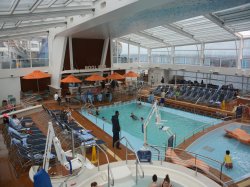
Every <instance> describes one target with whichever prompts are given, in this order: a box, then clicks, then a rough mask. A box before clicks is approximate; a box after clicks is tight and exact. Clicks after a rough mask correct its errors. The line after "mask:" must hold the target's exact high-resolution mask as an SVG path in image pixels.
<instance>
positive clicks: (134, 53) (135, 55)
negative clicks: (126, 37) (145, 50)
mask: <svg viewBox="0 0 250 187" xmlns="http://www.w3.org/2000/svg"><path fill="white" fill-rule="evenodd" d="M138 61H139V47H138V46H135V45H131V44H129V62H130V63H132V62H138Z"/></svg>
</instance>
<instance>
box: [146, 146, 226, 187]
mask: <svg viewBox="0 0 250 187" xmlns="http://www.w3.org/2000/svg"><path fill="white" fill-rule="evenodd" d="M148 147H149V148H152V149H153V150H154V151H156V152H157V153H155V154H154V153H152V156H157V160H158V161H160V162H161V164H162V162H163V161H165V160H168V159H171V157H169V156H167V155H166V150H167V149H171V150H172V151H179V152H184V153H187V154H190V155H192V156H193V158H194V160H195V163H194V165H193V167H194V168H195V175H196V176H197V172H198V169H200V168H199V167H198V166H197V165H196V164H197V160H198V159H199V158H203V159H205V160H209V161H210V162H213V163H216V164H218V165H219V167H220V170H219V176H216V175H215V174H213V173H211V172H206V174H207V175H209V176H210V177H211V178H212V179H213V180H215V181H217V182H219V183H220V184H221V185H222V186H223V187H228V184H229V183H230V181H227V182H224V181H223V180H222V175H223V172H222V170H223V163H221V162H219V161H217V160H214V159H212V158H209V157H206V156H203V155H200V154H197V153H194V152H191V151H186V150H183V149H178V148H171V147H167V146H158V145H148ZM163 150H164V152H163V153H162V151H163ZM175 159H176V158H175ZM178 161H180V162H183V163H184V164H185V161H184V160H182V159H178Z"/></svg>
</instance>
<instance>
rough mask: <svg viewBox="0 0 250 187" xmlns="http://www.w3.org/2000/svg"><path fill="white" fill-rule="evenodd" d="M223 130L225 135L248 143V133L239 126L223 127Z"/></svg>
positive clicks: (249, 141) (249, 140) (249, 143)
mask: <svg viewBox="0 0 250 187" xmlns="http://www.w3.org/2000/svg"><path fill="white" fill-rule="evenodd" d="M225 131H226V136H229V137H232V138H235V139H237V140H239V141H240V142H242V143H245V144H248V145H250V134H248V133H247V132H246V131H244V130H242V129H239V128H237V129H234V130H228V129H225Z"/></svg>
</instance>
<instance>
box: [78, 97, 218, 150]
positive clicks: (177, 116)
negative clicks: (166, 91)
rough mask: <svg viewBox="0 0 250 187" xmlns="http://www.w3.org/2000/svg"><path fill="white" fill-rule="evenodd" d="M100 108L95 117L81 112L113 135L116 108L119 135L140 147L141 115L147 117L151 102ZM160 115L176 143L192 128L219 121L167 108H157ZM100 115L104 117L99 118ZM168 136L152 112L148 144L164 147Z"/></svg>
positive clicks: (189, 134)
mask: <svg viewBox="0 0 250 187" xmlns="http://www.w3.org/2000/svg"><path fill="white" fill-rule="evenodd" d="M99 109H100V115H99V116H98V117H97V118H96V117H94V116H92V115H89V114H86V113H85V112H83V111H82V114H84V115H85V116H86V117H87V118H89V119H90V120H91V121H92V122H93V123H95V124H97V125H98V126H99V127H100V128H102V129H104V130H105V131H106V132H108V133H109V134H111V135H112V125H111V117H112V116H113V115H114V113H115V111H116V110H118V111H119V113H120V115H119V121H120V126H121V130H122V135H121V137H122V136H126V137H127V136H129V138H128V137H127V139H129V141H131V143H133V145H134V144H139V146H135V147H137V149H138V148H139V147H141V146H142V144H143V138H144V133H143V132H142V122H141V120H140V118H141V117H143V118H144V120H146V118H147V116H148V114H149V112H150V110H151V105H150V104H148V103H142V105H138V104H137V103H136V102H129V103H122V104H117V105H115V106H109V107H102V108H99ZM131 112H133V113H134V114H135V115H136V116H137V117H138V119H139V120H133V119H132V118H131V117H130V114H131ZM160 114H161V119H162V120H167V121H166V122H164V124H163V125H164V126H168V127H170V129H171V131H172V132H173V133H174V134H176V145H178V144H180V143H181V142H182V141H183V138H184V137H188V136H191V135H192V132H193V130H194V129H197V128H199V127H201V126H203V125H205V124H211V125H212V124H216V123H219V122H220V120H216V119H214V118H209V117H205V116H200V115H196V114H191V113H188V112H184V111H179V110H175V109H170V108H166V107H160ZM103 117H104V118H105V120H102V118H103ZM169 136H170V135H169V134H167V133H166V132H165V131H163V130H161V129H160V128H159V126H156V125H155V115H154V116H153V117H152V118H151V120H150V123H149V125H148V127H147V141H148V143H149V144H151V145H159V146H166V143H167V139H168V138H169Z"/></svg>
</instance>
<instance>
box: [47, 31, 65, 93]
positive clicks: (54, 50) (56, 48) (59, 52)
mask: <svg viewBox="0 0 250 187" xmlns="http://www.w3.org/2000/svg"><path fill="white" fill-rule="evenodd" d="M49 40H50V44H51V47H50V53H49V54H50V66H49V73H50V74H53V75H52V77H51V86H53V87H54V88H57V89H59V88H60V80H61V77H62V75H61V71H62V69H63V64H64V57H65V50H66V44H67V37H61V36H57V37H55V38H54V35H50V37H49Z"/></svg>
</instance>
